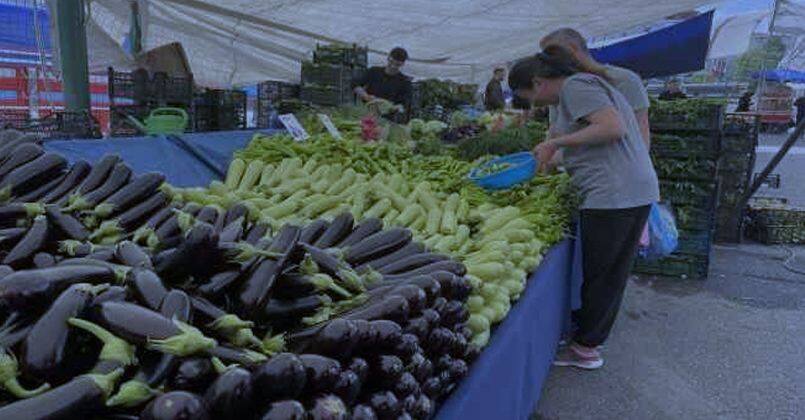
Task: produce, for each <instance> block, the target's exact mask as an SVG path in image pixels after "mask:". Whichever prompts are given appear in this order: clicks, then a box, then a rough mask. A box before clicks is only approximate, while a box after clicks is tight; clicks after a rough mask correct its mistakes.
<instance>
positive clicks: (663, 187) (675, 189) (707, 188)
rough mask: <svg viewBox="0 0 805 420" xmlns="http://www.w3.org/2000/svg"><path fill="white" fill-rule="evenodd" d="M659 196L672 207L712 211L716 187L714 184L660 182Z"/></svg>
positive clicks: (715, 198)
mask: <svg viewBox="0 0 805 420" xmlns="http://www.w3.org/2000/svg"><path fill="white" fill-rule="evenodd" d="M660 196H662V199H663V200H664V201H669V202H671V204H673V206H674V207H685V206H688V207H698V208H701V209H708V210H710V211H713V210H714V208H715V204H716V201H717V198H718V186H717V185H716V184H714V183H701V182H692V181H666V180H660Z"/></svg>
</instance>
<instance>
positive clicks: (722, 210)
mask: <svg viewBox="0 0 805 420" xmlns="http://www.w3.org/2000/svg"><path fill="white" fill-rule="evenodd" d="M759 131H760V120H759V118H758V116H757V115H746V114H727V115H726V116H725V117H724V129H723V133H722V137H721V154H720V156H719V164H718V177H719V183H720V194H719V199H718V209H717V210H716V240H717V241H719V242H740V241H741V236H742V232H743V227H744V220H745V218H746V209H745V207H744V206H743V205H742V204H743V203H741V200H742V198H743V196H744V194H746V192H747V190H748V189H749V186H750V184H751V182H752V173H753V171H754V168H755V158H756V151H755V148H756V147H757V144H758V133H759Z"/></svg>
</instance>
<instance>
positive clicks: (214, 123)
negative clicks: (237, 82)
mask: <svg viewBox="0 0 805 420" xmlns="http://www.w3.org/2000/svg"><path fill="white" fill-rule="evenodd" d="M246 100H247V98H246V92H245V91H242V90H223V89H206V90H204V91H203V92H200V93H198V94H197V95H196V99H195V101H194V104H193V130H194V131H225V130H243V129H245V128H246V124H247V121H246Z"/></svg>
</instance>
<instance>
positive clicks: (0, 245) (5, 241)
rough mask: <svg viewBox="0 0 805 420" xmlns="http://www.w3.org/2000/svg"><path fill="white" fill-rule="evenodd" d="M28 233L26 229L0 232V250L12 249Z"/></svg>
mask: <svg viewBox="0 0 805 420" xmlns="http://www.w3.org/2000/svg"><path fill="white" fill-rule="evenodd" d="M26 233H28V228H27V227H19V228H6V229H2V230H0V250H2V249H9V248H12V247H14V246H15V245H16V244H17V243H18V242H19V241H20V240H21V239H22V238H23V237H24V236H25V234H26Z"/></svg>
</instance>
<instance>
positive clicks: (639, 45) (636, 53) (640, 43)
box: [591, 11, 713, 79]
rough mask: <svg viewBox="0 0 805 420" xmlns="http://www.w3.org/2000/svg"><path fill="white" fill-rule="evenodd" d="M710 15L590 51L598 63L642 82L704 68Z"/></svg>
mask: <svg viewBox="0 0 805 420" xmlns="http://www.w3.org/2000/svg"><path fill="white" fill-rule="evenodd" d="M712 24H713V11H710V12H707V13H703V14H701V15H698V16H696V17H693V18H691V19H688V20H685V21H683V22H680V23H677V24H674V25H671V26H668V27H665V28H662V29H659V30H656V31H654V32H649V33H647V34H645V35H641V36H638V37H636V38H631V39H627V40H625V41H621V42H618V43H615V44H612V45H607V46H605V47H601V48H596V49H593V50H592V51H591V52H592V55H593V57H595V59H596V60H598V61H600V62H602V63H608V64H612V65H616V66H619V67H625V68H627V69H630V70H632V71H634V72H636V73H637V74H639V75H640V76H641V77H643V78H644V79H648V78H651V77H663V76H672V75H675V74H680V73H687V72H691V71H697V70H701V69H703V68H704V61H705V59H706V58H707V50H708V47H709V45H710V28H711V27H712Z"/></svg>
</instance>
